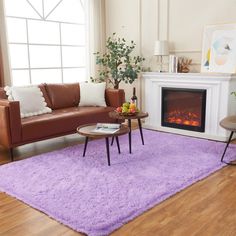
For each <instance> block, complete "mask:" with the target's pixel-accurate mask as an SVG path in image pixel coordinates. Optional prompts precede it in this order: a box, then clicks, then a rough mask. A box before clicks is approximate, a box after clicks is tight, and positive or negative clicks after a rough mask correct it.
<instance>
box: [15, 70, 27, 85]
mask: <svg viewBox="0 0 236 236" xmlns="http://www.w3.org/2000/svg"><path fill="white" fill-rule="evenodd" d="M12 84H13V85H15V86H20V85H28V84H30V78H29V70H12Z"/></svg>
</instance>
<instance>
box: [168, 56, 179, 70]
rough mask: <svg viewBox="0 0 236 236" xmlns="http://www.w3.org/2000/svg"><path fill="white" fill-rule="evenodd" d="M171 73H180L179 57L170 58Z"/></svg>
mask: <svg viewBox="0 0 236 236" xmlns="http://www.w3.org/2000/svg"><path fill="white" fill-rule="evenodd" d="M169 72H170V73H177V72H178V57H177V56H175V55H170V56H169Z"/></svg>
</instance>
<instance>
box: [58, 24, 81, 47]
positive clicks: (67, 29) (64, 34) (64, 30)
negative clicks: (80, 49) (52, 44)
mask: <svg viewBox="0 0 236 236" xmlns="http://www.w3.org/2000/svg"><path fill="white" fill-rule="evenodd" d="M72 35H73V37H71V36H72ZM61 39H62V44H67V45H85V26H84V25H72V24H62V25H61Z"/></svg>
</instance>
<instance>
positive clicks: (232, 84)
mask: <svg viewBox="0 0 236 236" xmlns="http://www.w3.org/2000/svg"><path fill="white" fill-rule="evenodd" d="M143 82H144V88H145V89H144V94H143V98H144V101H143V105H144V110H145V111H147V112H148V113H149V117H148V118H147V119H146V121H145V127H146V128H150V129H156V130H160V131H166V132H172V133H178V134H184V135H189V136H195V137H201V138H208V139H214V140H221V141H225V140H226V139H227V137H228V132H227V131H226V130H224V129H223V128H221V127H220V126H219V122H220V120H221V119H223V118H224V117H226V116H229V115H234V114H235V115H236V99H235V97H234V96H233V95H231V92H232V91H236V75H235V74H212V73H207V74H206V73H204V74H203V73H158V72H148V73H144V74H143ZM162 87H170V88H190V89H206V91H207V95H206V118H205V132H203V133H202V132H195V131H187V130H182V129H175V128H169V127H163V126H161V108H162V104H161V95H162Z"/></svg>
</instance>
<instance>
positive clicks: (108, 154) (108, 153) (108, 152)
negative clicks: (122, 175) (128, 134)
mask: <svg viewBox="0 0 236 236" xmlns="http://www.w3.org/2000/svg"><path fill="white" fill-rule="evenodd" d="M106 148H107V161H108V165H109V166H110V165H111V163H110V150H109V138H108V137H107V138H106Z"/></svg>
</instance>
